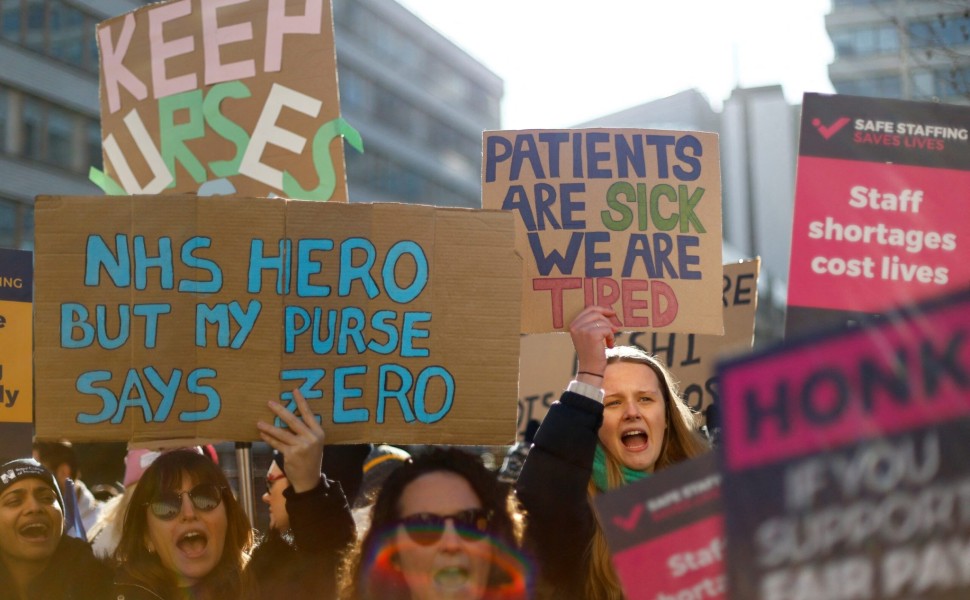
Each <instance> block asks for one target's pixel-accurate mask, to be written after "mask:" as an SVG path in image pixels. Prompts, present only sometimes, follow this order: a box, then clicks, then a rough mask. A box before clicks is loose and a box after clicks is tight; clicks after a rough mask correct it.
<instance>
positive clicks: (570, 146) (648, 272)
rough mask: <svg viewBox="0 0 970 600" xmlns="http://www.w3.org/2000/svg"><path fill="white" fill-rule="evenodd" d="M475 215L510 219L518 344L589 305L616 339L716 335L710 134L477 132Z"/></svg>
mask: <svg viewBox="0 0 970 600" xmlns="http://www.w3.org/2000/svg"><path fill="white" fill-rule="evenodd" d="M482 206H483V208H493V209H504V210H511V211H513V212H514V213H515V214H516V221H517V225H518V229H517V232H516V247H517V248H518V249H519V253H520V254H521V255H522V256H523V260H524V263H525V268H524V272H523V288H522V292H523V301H522V304H523V311H522V333H547V332H552V331H565V330H566V328H567V327H568V325H569V322H570V321H571V320H572V318H573V317H574V316H575V315H576V314H577V313H579V311H580V310H582V309H583V307H584V306H588V305H591V304H599V305H603V306H606V305H609V306H613V308H614V309H616V311H617V318H616V323H617V325H618V326H620V327H622V328H623V329H624V330H627V331H676V332H692V333H702V334H712V335H720V334H721V333H722V332H723V327H722V315H721V305H720V301H719V297H720V282H721V174H720V160H719V151H718V139H717V135H716V134H713V133H701V132H684V131H655V130H641V129H566V130H523V131H486V132H484V134H483V164H482Z"/></svg>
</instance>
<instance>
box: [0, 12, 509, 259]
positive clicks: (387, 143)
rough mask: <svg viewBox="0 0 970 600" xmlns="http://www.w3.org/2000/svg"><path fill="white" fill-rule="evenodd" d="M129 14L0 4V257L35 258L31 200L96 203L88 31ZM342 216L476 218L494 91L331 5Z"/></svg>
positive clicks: (95, 110)
mask: <svg viewBox="0 0 970 600" xmlns="http://www.w3.org/2000/svg"><path fill="white" fill-rule="evenodd" d="M143 4H144V3H143V2H139V1H136V0H72V1H70V2H68V1H66V0H0V64H2V65H3V69H0V247H8V248H25V249H30V248H32V247H33V230H34V225H33V223H34V214H33V202H34V197H35V196H36V195H39V194H94V195H99V194H101V190H100V189H99V188H97V187H96V186H95V185H94V184H92V183H91V182H90V181H89V180H88V169H89V168H90V167H91V166H96V167H99V168H100V167H101V134H100V124H99V118H100V106H99V101H98V49H97V45H96V43H95V26H96V24H97V23H98V22H100V21H102V20H104V19H107V18H110V17H113V16H116V15H120V14H123V13H125V12H128V11H130V10H133V9H135V8H138V7H139V6H141V5H143ZM333 9H334V22H335V25H334V28H335V38H336V46H337V62H338V67H337V70H338V77H339V85H340V95H341V105H342V112H343V116H344V117H345V118H346V119H347V121H348V122H350V124H351V125H353V126H354V127H355V128H356V129H357V130H358V131H360V133H361V135H362V136H363V139H364V147H365V152H364V153H363V154H358V153H357V152H356V151H354V150H353V149H352V148H350V147H349V145H348V146H347V147H346V148H347V150H346V156H347V173H348V187H349V191H350V198H351V201H354V202H387V201H395V202H417V203H424V204H436V205H440V206H465V207H478V206H480V203H481V184H480V180H481V175H480V173H481V145H482V131H483V130H485V129H496V128H498V127H499V123H500V112H499V106H500V102H501V99H502V94H503V83H502V80H501V79H500V78H499V77H498V76H497V75H495V74H494V73H492V72H491V71H489V70H488V69H486V68H485V67H484V66H483V65H481V64H480V63H478V62H477V61H475V60H474V59H473V58H471V57H470V56H469V55H468V54H467V53H465V52H464V51H463V50H461V49H459V48H458V47H457V46H456V45H455V44H453V43H451V42H450V41H448V40H447V39H446V38H444V37H443V36H442V35H440V34H439V33H437V32H436V31H435V30H433V29H432V28H431V27H430V26H428V25H426V24H425V23H424V22H423V21H421V20H420V19H418V18H417V17H415V16H414V15H413V14H411V13H410V12H408V11H407V10H406V9H405V8H403V7H402V6H401V5H399V4H397V3H396V2H394V0H334V2H333Z"/></svg>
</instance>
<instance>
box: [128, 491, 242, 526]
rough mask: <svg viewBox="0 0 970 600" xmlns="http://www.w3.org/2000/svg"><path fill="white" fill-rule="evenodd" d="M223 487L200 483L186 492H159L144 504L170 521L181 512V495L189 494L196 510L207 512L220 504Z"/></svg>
mask: <svg viewBox="0 0 970 600" xmlns="http://www.w3.org/2000/svg"><path fill="white" fill-rule="evenodd" d="M223 489H225V488H222V487H219V486H218V485H216V484H214V483H200V484H199V485H197V486H195V487H194V488H192V489H191V490H189V491H187V492H161V493H159V494H158V495H157V496H155V499H154V500H152V501H151V502H146V503H145V504H146V505H147V506H148V507H149V508H151V509H152V514H153V515H155V516H156V517H158V518H159V519H161V520H163V521H171V520H172V519H174V518H175V517H177V516H178V514H179V513H180V512H182V496H183V495H185V494H188V495H189V500H191V501H192V506H194V507H195V509H196V510H201V511H202V512H209V511H210V510H215V508H216V507H217V506H219V505H220V504H222V491H223Z"/></svg>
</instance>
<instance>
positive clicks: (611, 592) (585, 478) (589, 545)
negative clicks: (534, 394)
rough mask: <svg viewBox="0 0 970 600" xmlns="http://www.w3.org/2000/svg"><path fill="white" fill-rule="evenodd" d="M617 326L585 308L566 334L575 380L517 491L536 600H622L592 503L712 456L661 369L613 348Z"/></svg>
mask: <svg viewBox="0 0 970 600" xmlns="http://www.w3.org/2000/svg"><path fill="white" fill-rule="evenodd" d="M613 316H615V313H614V312H613V311H612V310H610V309H607V308H603V307H599V306H591V307H588V308H586V309H585V310H583V311H582V312H581V313H580V314H579V315H578V316H577V317H576V318H575V319H574V320H573V322H572V323H571V324H570V336H571V337H572V340H573V345H574V347H575V348H576V355H577V363H578V366H577V371H576V376H575V378H574V379H573V380H572V381H571V382H570V383H569V386H568V387H567V389H566V391H565V392H564V393H563V395H562V397H561V398H560V400H559V401H558V402H556V403H554V404H553V406H552V407H550V410H549V413H548V414H547V415H546V417H545V420H544V421H543V423H542V425H541V426H540V427H539V431H538V432H537V433H536V437H535V445H534V446H533V448H532V450H531V452H530V453H529V457H528V458H527V459H526V461H525V465H524V466H523V468H522V474H521V475H520V476H519V479H518V481H517V483H516V491H517V493H518V497H519V499H520V500H521V502H522V504H523V506H524V507H525V509H526V511H527V513H528V517H529V527H528V529H527V532H528V536H527V537H528V539H529V542H530V545H531V546H532V548H533V550H534V552H535V554H536V556H537V559H538V562H539V569H540V578H541V582H540V592H541V594H542V597H548V598H555V599H556V600H564V599H569V598H583V599H588V600H619V599H621V598H623V593H622V591H621V589H620V585H619V579H618V578H617V576H616V573H615V572H614V571H613V568H612V564H611V562H610V556H609V552H608V549H607V547H606V542H605V539H604V537H603V533H602V531H600V529H599V525H598V524H597V522H596V517H595V515H594V513H593V509H592V506H591V505H590V498H591V496H593V495H595V494H597V493H601V492H605V491H609V490H612V489H614V488H617V487H619V486H622V485H625V484H627V483H631V482H633V481H638V480H640V479H643V478H645V477H649V476H650V474H651V473H653V472H654V471H656V470H660V469H664V468H666V467H668V466H670V465H673V464H676V463H678V462H680V461H683V460H686V459H689V458H692V457H695V456H698V455H700V454H703V453H704V452H707V451H708V450H709V446H708V444H707V442H706V440H705V439H704V438H703V437H702V436H701V435H700V433H698V431H697V426H696V424H695V422H694V417H693V413H691V411H690V409H689V408H688V407H687V405H686V404H685V403H684V401H683V400H682V399H681V398H680V397H679V396H678V394H677V386H676V382H675V380H674V378H673V376H672V375H671V373H670V371H669V370H668V369H667V368H666V367H665V366H664V365H663V363H662V362H661V361H659V360H658V359H656V358H655V357H653V356H651V355H649V354H647V353H646V352H644V351H643V350H641V349H639V348H635V347H631V346H621V347H614V340H615V335H616V333H617V332H618V330H617V328H616V327H615V326H614V325H613V323H612V321H611V320H610V319H611V317H613Z"/></svg>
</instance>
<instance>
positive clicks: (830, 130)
mask: <svg viewBox="0 0 970 600" xmlns="http://www.w3.org/2000/svg"><path fill="white" fill-rule="evenodd" d="M851 120H852V119H850V118H849V117H842V118H841V119H839V120H838V121H836V122H835V123H832V124H831V125H822V120H821V119H818V118H815V119H812V125H814V126H815V129H817V130H818V132H819V133H820V134H822V137H823V138H825V139H829V138H831V137H832V136H833V135H835V134H836V133H838V132H839V130H840V129H842V128H843V127H845V126H846V125H848V124H849V121H851Z"/></svg>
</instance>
